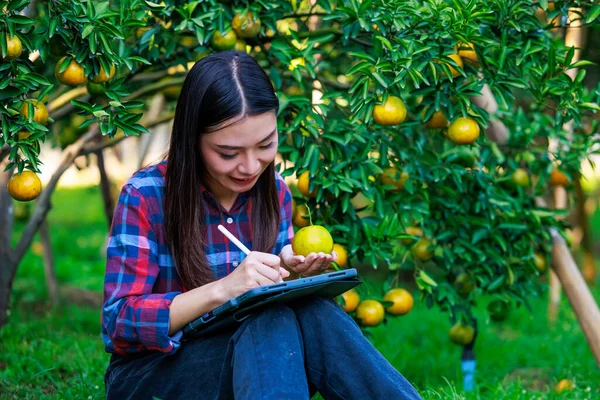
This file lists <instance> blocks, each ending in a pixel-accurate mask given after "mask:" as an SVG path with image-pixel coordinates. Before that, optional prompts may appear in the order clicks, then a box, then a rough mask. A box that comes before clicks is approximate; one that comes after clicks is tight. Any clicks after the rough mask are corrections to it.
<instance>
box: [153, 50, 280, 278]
mask: <svg viewBox="0 0 600 400" xmlns="http://www.w3.org/2000/svg"><path fill="white" fill-rule="evenodd" d="M278 108H279V100H278V99H277V96H276V94H275V91H274V89H273V85H272V84H271V81H270V80H269V78H268V76H267V75H266V73H265V72H264V71H263V69H262V68H261V67H260V66H259V65H258V63H257V62H256V61H255V60H254V58H252V57H251V56H250V55H248V54H246V53H243V52H233V51H229V52H222V53H218V54H213V55H210V56H208V57H205V58H203V59H202V60H200V61H198V62H197V63H196V64H195V65H194V66H193V67H192V69H191V70H190V72H189V73H188V75H187V77H186V79H185V81H184V83H183V86H182V89H181V94H180V95H179V100H178V101H177V108H176V110H175V118H174V122H173V132H172V135H171V143H170V147H169V152H168V154H167V172H166V178H165V181H166V193H165V216H164V227H165V233H166V239H167V243H168V245H169V247H170V249H171V252H172V254H173V257H174V260H175V266H176V268H177V272H178V273H179V275H180V277H181V280H182V283H183V285H184V287H185V288H186V289H188V290H190V289H193V288H195V287H198V286H202V285H204V284H206V283H208V282H211V281H213V280H215V277H214V273H213V270H212V268H211V266H210V265H209V264H208V260H207V257H206V254H205V252H204V245H205V244H206V241H205V234H204V228H205V227H204V211H203V207H202V192H201V189H200V187H201V185H203V186H206V182H205V179H206V169H205V165H204V160H203V159H202V154H201V152H200V136H201V135H202V134H204V133H207V132H210V131H211V130H214V129H215V127H217V126H218V127H219V128H220V127H222V126H223V125H222V124H223V123H225V124H227V122H226V121H228V120H231V121H234V122H235V121H237V120H238V119H240V118H243V117H245V116H252V115H259V114H262V113H265V112H277V110H278ZM251 199H252V200H251V201H252V214H251V216H250V219H251V224H252V225H251V226H252V232H259V234H257V235H253V237H252V249H253V250H256V251H262V252H271V251H272V249H273V247H274V246H275V242H276V240H277V234H278V230H279V200H278V197H277V189H276V183H275V166H274V163H271V164H270V165H269V166H268V167H267V168H266V170H265V171H264V172H263V174H262V175H261V176H260V177H259V179H258V181H257V183H256V185H254V187H253V188H252V191H251Z"/></svg>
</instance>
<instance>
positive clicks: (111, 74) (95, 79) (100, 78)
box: [90, 63, 116, 83]
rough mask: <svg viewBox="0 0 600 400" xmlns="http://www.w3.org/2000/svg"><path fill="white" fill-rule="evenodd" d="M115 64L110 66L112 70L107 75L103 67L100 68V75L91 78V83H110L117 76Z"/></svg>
mask: <svg viewBox="0 0 600 400" xmlns="http://www.w3.org/2000/svg"><path fill="white" fill-rule="evenodd" d="M115 71H116V69H115V64H112V63H111V64H110V70H109V73H108V74H107V73H106V71H105V70H104V68H102V65H101V66H100V72H99V73H98V75H96V76H92V77H91V78H90V81H92V82H93V83H104V82H108V81H110V80H111V79H112V78H113V77H114V76H115Z"/></svg>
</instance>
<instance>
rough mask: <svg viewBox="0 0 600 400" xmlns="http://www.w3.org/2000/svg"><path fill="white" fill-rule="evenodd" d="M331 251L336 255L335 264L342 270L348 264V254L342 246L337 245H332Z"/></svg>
mask: <svg viewBox="0 0 600 400" xmlns="http://www.w3.org/2000/svg"><path fill="white" fill-rule="evenodd" d="M333 251H335V252H336V253H337V261H336V264H337V265H338V266H339V267H340V268H344V267H345V266H346V264H347V263H348V252H347V251H346V249H345V248H344V246H342V245H341V244H339V243H334V244H333Z"/></svg>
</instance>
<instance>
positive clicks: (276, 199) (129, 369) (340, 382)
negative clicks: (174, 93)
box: [102, 52, 419, 399]
mask: <svg viewBox="0 0 600 400" xmlns="http://www.w3.org/2000/svg"><path fill="white" fill-rule="evenodd" d="M278 107H279V103H278V100H277V97H276V95H275V92H274V90H273V87H272V85H271V83H270V81H269V78H268V77H267V76H266V74H265V73H264V71H263V70H262V69H261V68H260V67H259V65H258V64H257V63H256V61H255V60H254V59H253V58H252V57H250V56H249V55H247V54H246V53H239V52H226V53H219V54H216V55H212V56H209V57H206V58H204V59H203V60H201V61H199V62H198V63H197V64H196V65H195V66H194V67H193V68H192V69H191V71H190V72H189V74H188V76H187V78H186V80H185V82H184V84H183V87H182V91H181V95H180V98H179V101H178V103H177V109H176V112H175V121H174V125H173V132H172V137H171V143H170V148H169V152H168V155H167V158H166V161H163V162H161V163H159V164H157V165H154V166H150V167H148V168H145V169H143V170H141V171H139V172H137V173H136V174H135V175H134V176H133V177H132V178H131V179H130V180H129V182H128V183H127V184H126V185H125V186H124V187H123V189H122V191H121V195H120V198H119V203H118V205H117V209H116V212H115V214H114V219H113V224H112V228H111V233H110V239H109V245H108V249H107V267H106V277H105V286H104V296H105V297H104V307H103V310H102V337H103V340H104V343H105V345H106V351H107V352H109V353H112V357H111V361H110V365H109V367H108V369H107V371H106V375H105V384H106V389H107V398H110V399H113V398H114V399H128V398H131V399H151V398H153V396H154V397H156V398H160V399H176V398H186V399H187V398H199V399H232V398H234V397H235V398H236V399H307V398H309V393H314V392H315V391H316V390H318V391H319V392H320V393H321V394H322V395H323V396H324V397H325V398H326V399H351V398H357V399H400V398H418V397H419V396H418V394H417V393H416V392H415V390H414V389H413V388H412V386H411V385H410V384H409V383H408V382H407V381H406V380H405V379H404V378H403V377H402V376H401V375H400V374H399V373H398V372H397V371H395V370H394V368H393V367H392V366H391V365H390V364H389V363H388V362H387V361H386V360H385V359H384V358H383V357H382V356H381V354H379V353H378V352H377V350H375V349H374V348H373V346H372V345H371V344H370V343H369V342H368V341H367V340H366V339H365V338H364V336H363V335H362V333H361V331H360V329H359V328H358V326H357V325H356V324H355V323H354V321H353V320H352V319H351V318H350V317H349V316H347V315H346V314H345V313H344V311H343V310H342V309H341V307H339V306H338V305H337V304H336V303H335V302H333V301H332V300H331V299H322V298H305V299H302V300H301V301H297V302H295V303H290V304H286V305H275V306H271V307H268V308H265V309H264V310H262V311H260V312H257V313H254V314H253V315H252V316H251V317H249V318H248V319H246V320H245V321H244V322H243V323H242V324H241V325H239V326H235V327H232V328H230V329H228V330H226V331H224V332H220V333H218V334H214V335H211V336H209V337H203V338H200V339H195V340H190V341H186V342H182V341H181V337H182V334H181V329H182V328H183V327H184V326H185V325H186V324H187V323H188V322H190V321H192V320H194V319H196V318H198V317H200V316H201V315H203V314H205V313H206V312H208V311H210V310H212V309H214V308H215V307H217V306H219V305H221V304H223V303H224V302H225V301H227V300H228V299H231V298H233V297H236V296H238V295H240V294H242V293H244V292H245V291H247V290H249V289H251V288H254V287H257V286H261V285H268V284H272V283H275V282H277V281H280V280H281V279H282V278H286V277H288V276H289V274H290V272H295V273H302V274H304V275H312V274H318V273H321V272H322V271H324V270H325V269H326V268H327V266H328V264H329V263H330V262H331V261H334V260H335V259H336V255H335V254H323V253H319V254H314V253H313V254H310V255H308V256H307V257H302V256H295V255H294V254H293V251H292V248H291V245H290V241H291V238H292V237H293V234H294V232H293V228H292V225H291V218H292V197H291V193H290V191H289V188H288V187H287V186H286V184H285V182H284V181H283V179H282V178H281V176H280V175H279V174H277V173H276V172H275V167H274V159H275V155H276V153H277V141H278V137H277V119H276V113H277V110H278ZM219 224H223V225H224V226H225V227H227V228H228V230H229V231H231V232H232V233H233V234H234V235H235V236H236V237H237V238H238V239H240V240H241V241H242V242H243V243H244V244H245V245H246V246H247V247H248V248H250V249H253V250H254V251H252V252H251V253H250V254H249V255H248V256H246V257H245V256H244V254H243V253H242V252H240V251H239V250H238V249H237V248H235V246H233V245H232V243H230V242H229V241H228V240H227V239H226V238H225V237H224V236H223V235H222V234H221V233H220V232H219V231H218V230H217V229H216V227H217V225H219Z"/></svg>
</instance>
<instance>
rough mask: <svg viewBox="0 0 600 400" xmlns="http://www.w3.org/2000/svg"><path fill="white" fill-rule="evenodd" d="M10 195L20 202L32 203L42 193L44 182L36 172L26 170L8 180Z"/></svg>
mask: <svg viewBox="0 0 600 400" xmlns="http://www.w3.org/2000/svg"><path fill="white" fill-rule="evenodd" d="M7 187H8V193H9V194H10V196H11V197H12V198H13V199H15V200H19V201H31V200H33V199H35V198H36V197H38V196H39V195H40V193H41V191H42V181H41V180H40V178H39V177H38V176H37V174H36V173H35V172H32V171H29V170H25V171H23V172H21V173H20V174H14V175H13V176H12V177H11V178H10V179H9V180H8V185H7Z"/></svg>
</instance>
